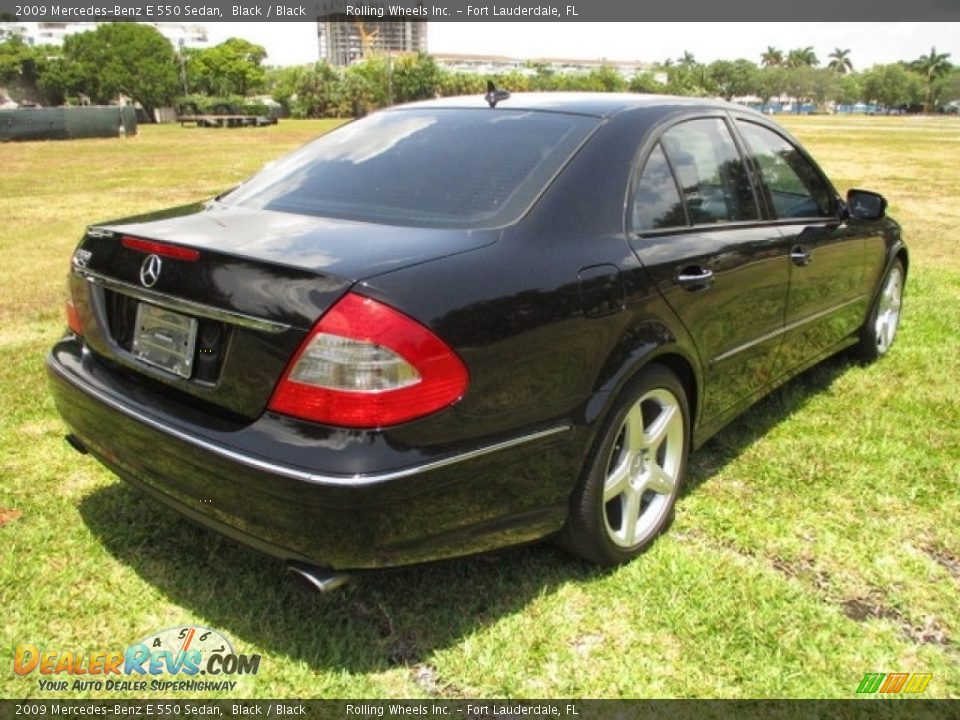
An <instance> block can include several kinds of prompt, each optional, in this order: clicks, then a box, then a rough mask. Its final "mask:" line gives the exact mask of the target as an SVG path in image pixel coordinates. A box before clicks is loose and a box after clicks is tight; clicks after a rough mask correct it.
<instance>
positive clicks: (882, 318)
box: [857, 260, 906, 362]
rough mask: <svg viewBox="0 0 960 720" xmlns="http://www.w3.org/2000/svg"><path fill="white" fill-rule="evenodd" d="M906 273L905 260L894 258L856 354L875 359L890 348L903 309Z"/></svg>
mask: <svg viewBox="0 0 960 720" xmlns="http://www.w3.org/2000/svg"><path fill="white" fill-rule="evenodd" d="M905 278H906V273H905V272H904V270H903V263H902V262H901V261H900V260H894V262H893V265H891V266H890V269H889V270H887V274H886V275H885V276H884V278H883V284H882V285H881V286H880V288H881V289H880V295H879V296H878V297H877V301H876V302H875V303H874V306H873V310H872V311H871V312H870V315H869V316H868V317H867V322H866V323H864V326H863V329H862V330H861V331H860V344H859V345H858V346H857V355H858V356H859V357H860V359H861V360H863V361H864V362H873V361H874V360H877V359H878V358H881V357H883V356H884V355H886V354H887V352H888V351H889V350H890V347H891V346H892V345H893V341H894V339H895V338H896V336H897V329H898V328H899V327H900V311H901V307H902V304H903V283H904V280H905Z"/></svg>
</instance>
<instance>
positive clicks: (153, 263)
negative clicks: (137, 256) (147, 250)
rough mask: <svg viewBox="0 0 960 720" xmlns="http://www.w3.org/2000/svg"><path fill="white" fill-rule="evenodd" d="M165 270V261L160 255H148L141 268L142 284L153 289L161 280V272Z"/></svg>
mask: <svg viewBox="0 0 960 720" xmlns="http://www.w3.org/2000/svg"><path fill="white" fill-rule="evenodd" d="M162 268H163V260H161V259H160V256H159V255H147V258H146V259H145V260H144V261H143V265H141V266H140V282H142V283H143V286H144V287H153V286H154V285H156V284H157V280H159V279H160V270H161V269H162Z"/></svg>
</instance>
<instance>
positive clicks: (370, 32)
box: [317, 14, 427, 66]
mask: <svg viewBox="0 0 960 720" xmlns="http://www.w3.org/2000/svg"><path fill="white" fill-rule="evenodd" d="M317 42H318V44H319V48H320V59H321V60H326V61H327V62H328V63H330V64H331V65H340V66H347V65H352V64H353V63H355V62H357V61H359V60H362V59H363V58H364V56H365V55H367V54H369V53H386V54H392V53H404V52H418V51H423V52H426V50H427V23H426V22H423V21H409V20H403V21H394V20H390V21H387V22H383V21H381V22H364V21H360V20H355V19H354V18H351V17H348V16H347V15H342V14H336V15H326V16H324V17H323V18H322V19H318V20H317Z"/></svg>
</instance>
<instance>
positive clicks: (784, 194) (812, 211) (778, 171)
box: [739, 121, 833, 218]
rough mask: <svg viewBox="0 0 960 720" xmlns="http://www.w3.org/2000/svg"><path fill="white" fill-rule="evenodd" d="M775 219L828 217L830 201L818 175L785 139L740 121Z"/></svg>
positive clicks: (828, 192)
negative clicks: (768, 195)
mask: <svg viewBox="0 0 960 720" xmlns="http://www.w3.org/2000/svg"><path fill="white" fill-rule="evenodd" d="M739 128H740V133H741V134H742V135H743V138H744V140H746V142H747V145H748V146H749V147H750V154H751V156H752V157H753V161H754V162H755V163H756V165H757V167H758V168H759V170H760V175H761V176H762V177H763V182H764V184H765V185H766V186H767V191H768V192H769V193H770V199H771V201H772V202H773V210H774V212H775V213H776V215H777V217H778V218H807V217H828V216H830V215H831V214H832V208H833V202H832V195H833V193H832V192H831V191H830V187H829V186H828V185H827V183H826V181H825V180H824V179H823V178H822V177H821V176H820V173H818V172H817V171H816V169H815V168H814V167H813V166H812V165H811V164H810V163H809V162H807V159H806V158H804V157H803V155H801V154H800V152H799V151H798V150H797V148H795V147H794V146H793V145H792V144H790V143H789V142H788V141H787V140H786V138H784V137H783V136H781V135H778V134H777V133H775V132H773V131H772V130H768V129H767V128H765V127H761V126H760V125H756V124H755V123H751V122H744V121H740V122H739Z"/></svg>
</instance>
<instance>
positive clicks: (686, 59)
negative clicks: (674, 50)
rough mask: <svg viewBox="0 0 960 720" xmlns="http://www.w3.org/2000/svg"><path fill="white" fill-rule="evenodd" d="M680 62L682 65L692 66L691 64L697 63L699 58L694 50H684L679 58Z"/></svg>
mask: <svg viewBox="0 0 960 720" xmlns="http://www.w3.org/2000/svg"><path fill="white" fill-rule="evenodd" d="M678 62H679V63H680V65H681V66H682V67H690V66H691V65H696V64H697V59H696V58H695V57H694V56H693V53H692V52H690V51H689V50H684V51H683V57H681V58H679V59H678Z"/></svg>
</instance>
